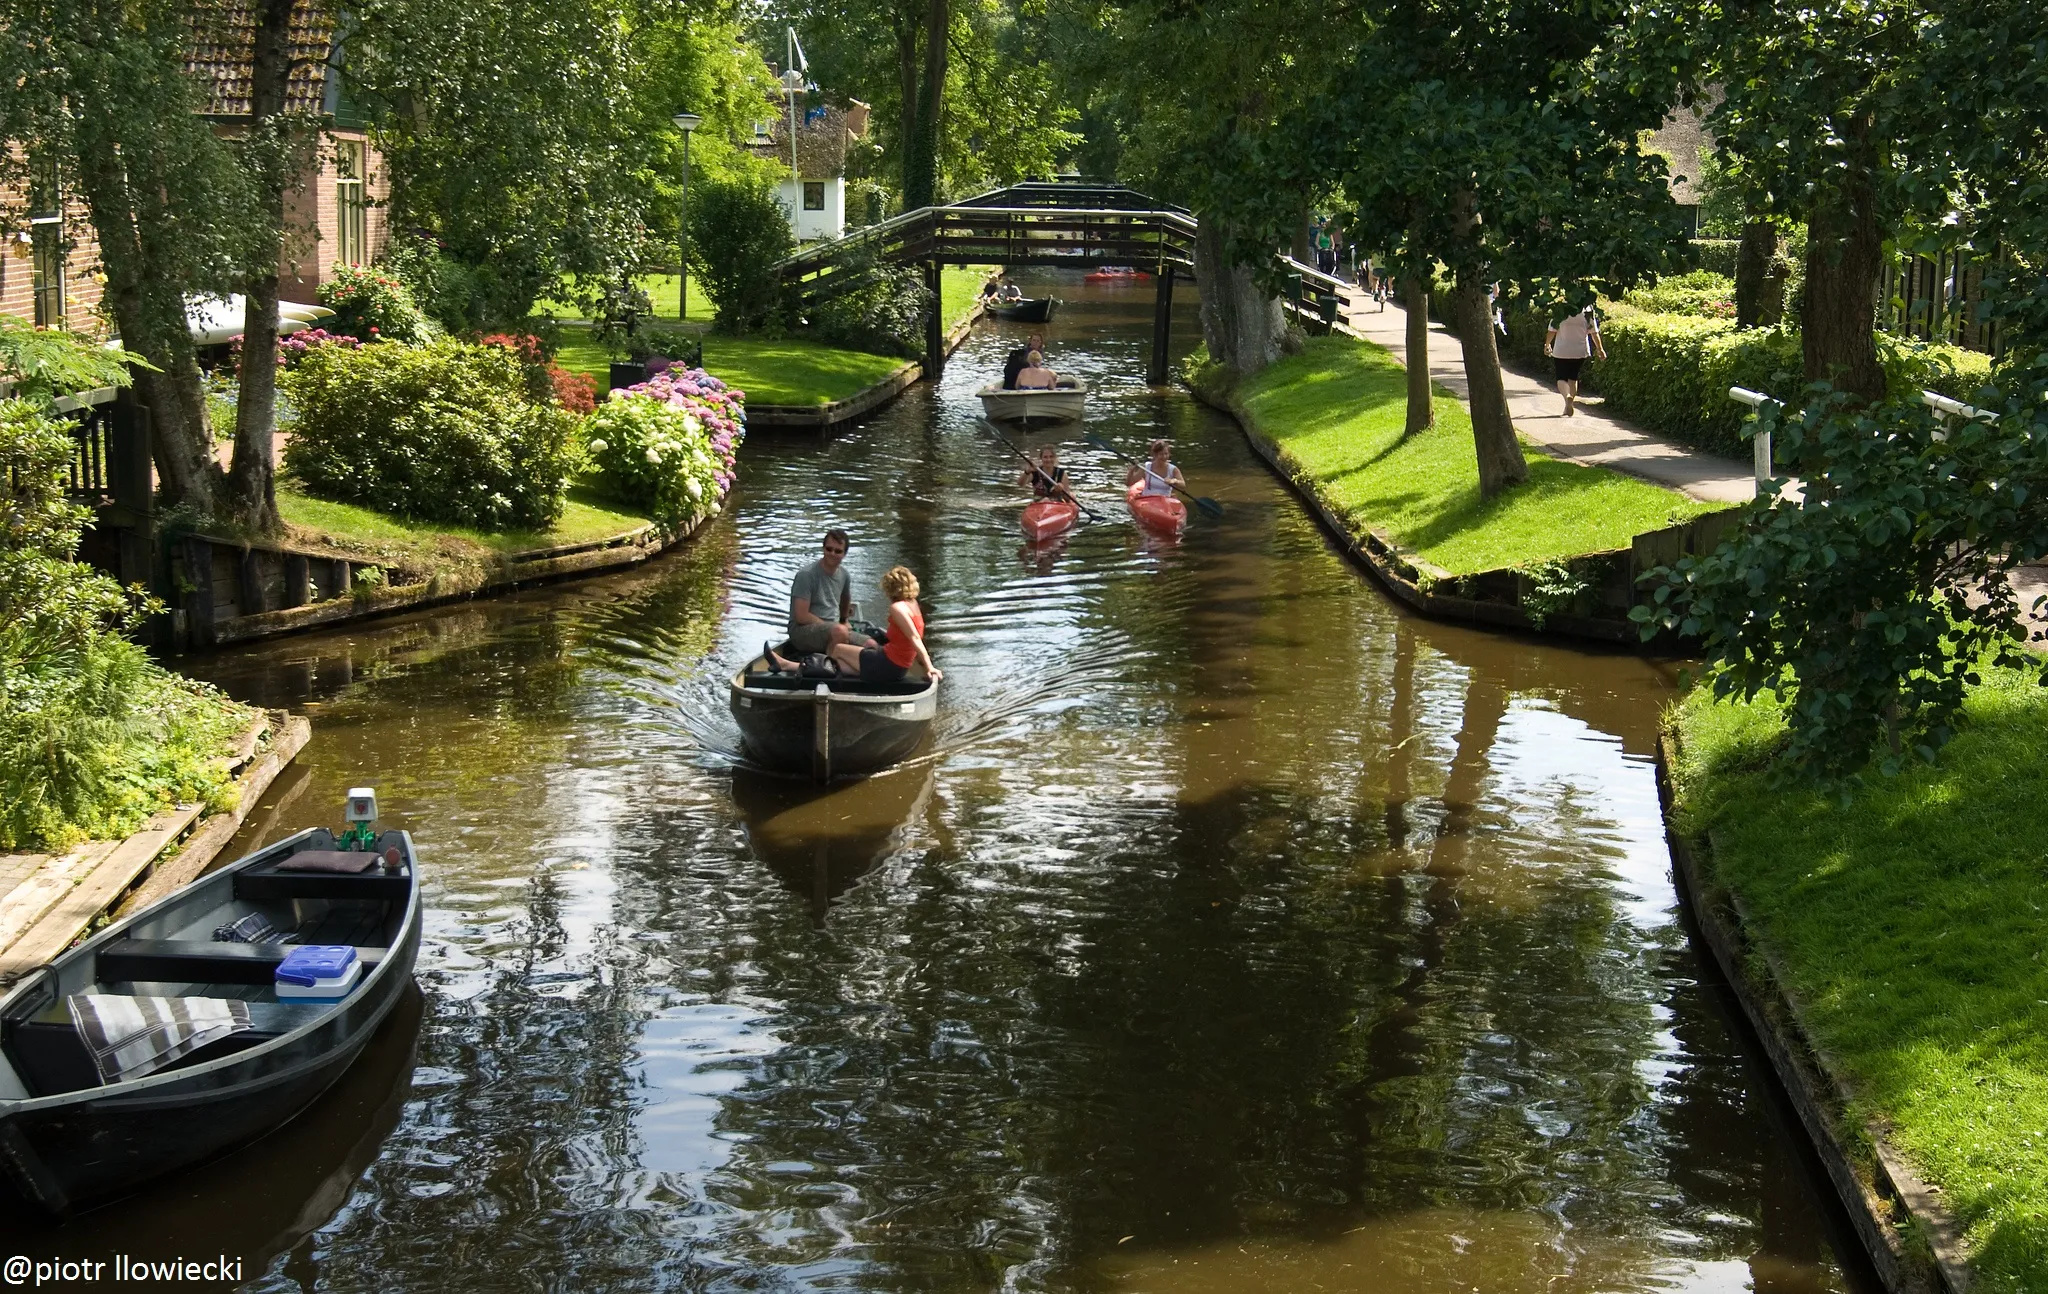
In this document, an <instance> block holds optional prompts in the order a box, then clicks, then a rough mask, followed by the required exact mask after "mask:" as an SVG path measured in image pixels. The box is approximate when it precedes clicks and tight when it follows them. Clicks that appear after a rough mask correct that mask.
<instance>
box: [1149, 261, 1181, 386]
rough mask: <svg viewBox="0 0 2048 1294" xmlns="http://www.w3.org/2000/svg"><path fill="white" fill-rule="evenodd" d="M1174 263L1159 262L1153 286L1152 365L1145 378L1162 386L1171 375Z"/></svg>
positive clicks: (1154, 384) (1153, 383) (1155, 384)
mask: <svg viewBox="0 0 2048 1294" xmlns="http://www.w3.org/2000/svg"><path fill="white" fill-rule="evenodd" d="M1173 273H1174V270H1173V265H1172V264H1171V263H1169V262H1166V261H1161V262H1160V263H1159V273H1158V275H1157V276H1156V278H1155V279H1154V282H1153V287H1152V366H1151V367H1150V368H1149V369H1147V370H1146V372H1145V380H1146V381H1147V382H1150V383H1151V384H1152V385H1153V386H1162V385H1164V384H1165V383H1166V381H1167V378H1168V377H1169V376H1170V374H1169V372H1168V368H1167V365H1168V363H1169V358H1170V357H1169V353H1168V344H1169V342H1170V341H1171V339H1172V335H1173Z"/></svg>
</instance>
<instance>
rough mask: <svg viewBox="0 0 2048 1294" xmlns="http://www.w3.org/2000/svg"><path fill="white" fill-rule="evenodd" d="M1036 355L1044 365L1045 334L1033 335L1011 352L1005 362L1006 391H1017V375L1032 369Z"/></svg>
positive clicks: (1004, 385) (1004, 383)
mask: <svg viewBox="0 0 2048 1294" xmlns="http://www.w3.org/2000/svg"><path fill="white" fill-rule="evenodd" d="M1034 354H1035V355H1038V356H1040V357H1041V359H1040V362H1041V363H1042V362H1043V356H1044V355H1045V334H1044V333H1036V332H1035V333H1032V334H1031V336H1030V337H1029V338H1028V339H1026V341H1025V342H1024V344H1023V345H1022V346H1019V347H1018V348H1017V349H1015V350H1013V351H1011V352H1010V357H1009V358H1008V359H1006V360H1004V361H1003V389H1004V390H1005V391H1014V390H1016V389H1017V375H1018V374H1019V373H1022V372H1023V371H1024V370H1025V369H1027V368H1030V367H1031V357H1032V356H1033V355H1034Z"/></svg>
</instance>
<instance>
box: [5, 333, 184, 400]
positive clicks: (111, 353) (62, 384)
mask: <svg viewBox="0 0 2048 1294" xmlns="http://www.w3.org/2000/svg"><path fill="white" fill-rule="evenodd" d="M131 367H135V368H142V369H149V368H152V367H153V366H152V365H151V364H150V363H149V362H148V361H147V360H144V359H143V358H142V357H141V356H140V355H137V354H135V353H133V352H132V351H127V350H123V349H122V348H121V347H119V346H111V347H109V346H98V345H94V344H93V343H91V342H88V341H86V340H85V339H84V338H82V337H80V336H79V335H78V334H77V333H72V332H65V331H64V330H62V329H60V328H36V327H33V326H31V325H30V324H29V322H28V321H27V320H25V319H17V318H15V317H14V316H12V315H0V376H4V377H5V378H6V379H7V380H8V381H10V382H12V383H13V384H14V394H15V395H17V396H21V397H25V398H28V399H32V400H35V401H38V402H41V401H45V400H50V399H53V398H55V397H56V396H60V395H70V394H73V393H75V392H78V391H90V390H92V389H93V388H94V387H101V386H127V385H128V383H129V380H130V378H129V369H130V368H131Z"/></svg>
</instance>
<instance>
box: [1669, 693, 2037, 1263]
mask: <svg viewBox="0 0 2048 1294" xmlns="http://www.w3.org/2000/svg"><path fill="white" fill-rule="evenodd" d="M1964 715H1965V718H1966V722H1965V723H1964V724H1963V725H1962V727H1961V730H1960V733H1959V735H1958V736H1957V737H1956V738H1955V739H1954V740H1953V741H1952V742H1950V744H1949V745H1948V746H1947V747H1946V748H1944V749H1943V750H1942V752H1941V755H1940V761H1939V763H1938V764H1935V765H1932V766H1929V765H1917V766H1915V767H1913V768H1911V769H1909V770H1907V771H1906V772H1903V773H1901V774H1900V775H1898V776H1897V777H1892V778H1883V777H1881V776H1879V775H1877V774H1875V773H1870V774H1866V776H1867V777H1868V778H1869V779H1870V784H1869V785H1868V787H1867V788H1866V789H1864V790H1863V791H1862V792H1861V793H1860V794H1859V795H1858V796H1857V797H1856V798H1855V799H1854V800H1853V801H1852V802H1850V803H1849V804H1847V805H1844V804H1842V803H1841V802H1840V801H1839V800H1838V799H1836V798H1834V797H1832V796H1828V795H1824V794H1821V793H1819V792H1817V791H1812V790H1804V789H1801V788H1799V787H1797V786H1786V785H1783V784H1781V782H1780V781H1779V780H1778V779H1777V778H1776V777H1775V776H1774V775H1773V773H1772V771H1770V770H1767V769H1765V768H1764V767H1763V765H1764V763H1765V761H1766V759H1767V758H1768V756H1769V754H1770V752H1771V751H1772V750H1773V749H1774V748H1775V747H1776V745H1777V743H1778V742H1779V741H1780V740H1782V737H1783V724H1782V721H1781V719H1780V717H1779V711H1778V709H1777V707H1776V706H1774V705H1771V704H1752V705H1727V704H1722V705H1714V704H1711V703H1710V702H1709V700H1708V699H1707V697H1706V696H1705V695H1704V693H1698V692H1696V693H1694V694H1693V695H1692V696H1691V697H1689V698H1688V699H1687V700H1686V701H1685V702H1684V704H1683V705H1682V706H1680V707H1679V708H1677V709H1676V710H1674V711H1673V713H1672V714H1671V715H1670V716H1669V722H1670V723H1671V724H1672V726H1673V727H1674V729H1675V731H1676V735H1677V737H1678V739H1679V757H1678V766H1677V768H1676V769H1675V770H1674V773H1675V782H1676V787H1677V792H1678V802H1677V807H1678V826H1679V828H1680V830H1681V832H1682V833H1683V834H1684V835H1685V836H1686V837H1688V838H1690V839H1693V840H1700V839H1702V838H1704V839H1705V840H1706V841H1707V842H1709V844H1710V846H1711V857H1710V860H1709V861H1708V865H1710V866H1711V869H1712V872H1711V874H1712V876H1713V877H1714V879H1715V880H1716V881H1718V882H1719V883H1720V884H1722V885H1724V886H1726V887H1728V888H1729V889H1730V890H1732V891H1733V892H1734V893H1735V894H1737V895H1739V896H1740V897H1741V899H1742V902H1743V904H1744V908H1745V911H1746V913H1747V916H1748V919H1749V921H1750V924H1751V927H1752V933H1753V934H1754V935H1755V936H1756V937H1757V938H1759V939H1760V940H1761V941H1762V943H1763V945H1764V947H1765V948H1767V949H1768V950H1769V951H1770V953H1771V954H1772V955H1773V956H1774V958H1775V959H1776V961H1777V964H1778V966H1779V968H1780V973H1781V974H1782V976H1783V979H1784V982H1785V985H1786V987H1787V988H1788V989H1789V990H1790V991H1791V992H1792V994H1793V995H1794V996H1796V997H1797V998H1798V1000H1799V1001H1800V1003H1801V1005H1802V1008H1803V1011H1804V1016H1805V1022H1806V1025H1807V1027H1808V1029H1809V1030H1810V1031H1811V1032H1812V1034H1813V1036H1814V1038H1815V1040H1816V1041H1817V1042H1818V1043H1819V1044H1820V1046H1821V1047H1822V1048H1823V1049H1825V1050H1826V1051H1827V1052H1828V1053H1829V1054H1830V1055H1831V1056H1832V1057H1833V1058H1834V1059H1835V1060H1836V1061H1837V1062H1838V1063H1839V1064H1840V1065H1841V1067H1842V1068H1843V1069H1844V1070H1845V1071H1846V1073H1847V1076H1848V1077H1849V1078H1850V1079H1851V1081H1852V1082H1853V1083H1854V1084H1855V1085H1856V1087H1857V1089H1858V1093H1859V1099H1860V1108H1859V1109H1858V1111H1857V1113H1858V1114H1859V1115H1861V1116H1864V1117H1874V1118H1876V1119H1879V1120H1881V1121H1883V1122H1885V1123H1887V1124H1889V1125H1890V1126H1891V1134H1890V1135H1891V1139H1892V1143H1893V1144H1894V1145H1895V1146H1896V1147H1897V1148H1898V1149H1899V1150H1900V1151H1902V1152H1903V1153H1904V1154H1905V1155H1906V1156H1908V1157H1909V1158H1910V1159H1911V1160H1912V1161H1913V1163H1914V1164H1915V1166H1916V1167H1917V1168H1918V1169H1919V1171H1920V1172H1922V1173H1923V1174H1924V1175H1925V1176H1926V1177H1927V1179H1928V1180H1929V1181H1930V1182H1932V1183H1934V1184H1936V1185H1938V1186H1939V1187H1940V1188H1941V1192H1942V1198H1943V1200H1945V1201H1946V1202H1947V1204H1948V1206H1949V1207H1950V1208H1951V1209H1954V1210H1956V1211H1957V1212H1958V1213H1959V1214H1960V1216H1961V1217H1962V1218H1963V1220H1964V1221H1965V1222H1966V1223H1967V1224H1968V1226H1969V1234H1970V1242H1971V1246H1972V1249H1973V1252H1974V1256H1975V1263H1976V1266H1977V1269H1978V1271H1979V1272H1980V1274H1981V1277H1982V1280H1981V1283H1980V1284H1978V1285H1977V1287H1976V1288H1977V1289H1979V1290H1980V1291H1984V1292H1985V1294H1989V1292H1990V1291H2019V1290H2041V1289H2048V960H2044V954H2043V949H2044V948H2048V912H2044V906H2048V896H2044V894H2043V888H2044V887H2043V881H2044V879H2048V868H2044V866H2043V862H2042V858H2043V849H2042V834H2041V826H2042V821H2043V819H2042V810H2041V806H2042V805H2044V804H2048V689H2043V688H2041V687H2039V686H2037V685H2035V684H2034V683H2033V682H2031V681H2030V680H2028V679H2025V678H2022V677H2019V676H2018V675H2016V674H2013V673H2010V672H2004V671H1987V675H1986V678H1985V682H1984V685H1983V686H1981V687H1979V688H1977V689H1976V690H1975V691H1973V692H1972V693H1971V695H1970V697H1969V700H1968V701H1967V703H1966V704H1965V706H1964Z"/></svg>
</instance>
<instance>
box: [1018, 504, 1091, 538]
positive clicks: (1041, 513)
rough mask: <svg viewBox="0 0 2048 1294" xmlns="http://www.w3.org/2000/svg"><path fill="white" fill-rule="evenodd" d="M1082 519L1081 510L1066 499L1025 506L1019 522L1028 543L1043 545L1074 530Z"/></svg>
mask: <svg viewBox="0 0 2048 1294" xmlns="http://www.w3.org/2000/svg"><path fill="white" fill-rule="evenodd" d="M1080 518H1081V509H1079V508H1077V507H1075V506H1074V505H1073V504H1071V503H1068V502H1067V501H1066V500H1065V499H1039V500H1037V501H1035V502H1033V503H1029V504H1026V505H1025V507H1024V512H1023V515H1022V516H1020V517H1019V518H1018V522H1019V524H1020V525H1022V526H1023V527H1024V538H1025V540H1026V541H1028V542H1030V543H1034V544H1042V543H1044V542H1046V541H1047V540H1049V539H1057V538H1058V537H1059V536H1061V535H1064V534H1065V533H1067V531H1069V530H1071V529H1073V527H1074V523H1075V522H1076V521H1078V520H1080Z"/></svg>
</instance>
